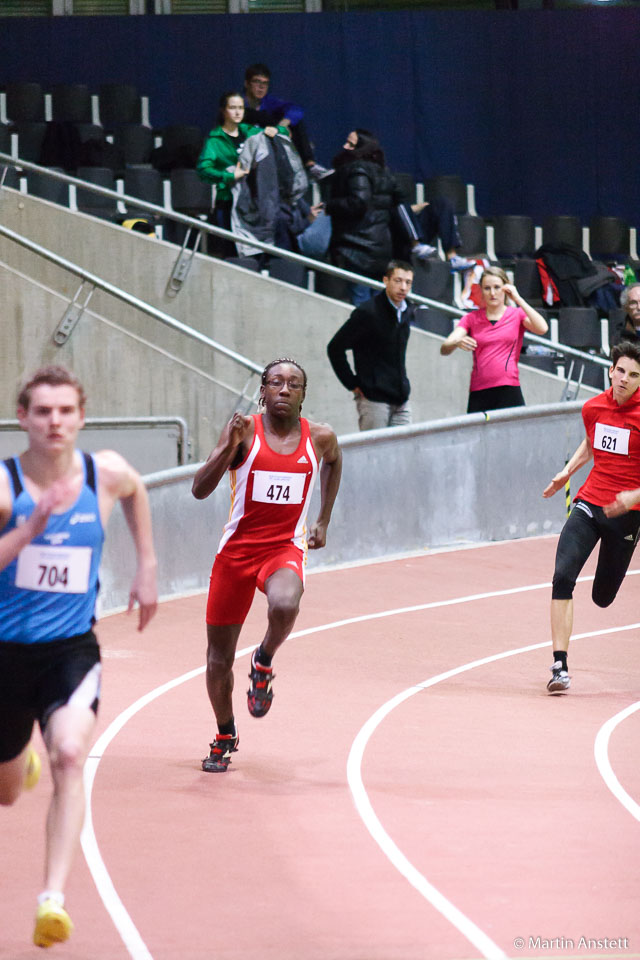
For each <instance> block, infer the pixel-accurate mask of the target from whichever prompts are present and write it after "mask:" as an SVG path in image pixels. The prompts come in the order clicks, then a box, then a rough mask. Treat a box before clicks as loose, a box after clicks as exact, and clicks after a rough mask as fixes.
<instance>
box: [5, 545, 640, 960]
mask: <svg viewBox="0 0 640 960" xmlns="http://www.w3.org/2000/svg"><path fill="white" fill-rule="evenodd" d="M555 543H556V539H555V538H554V537H550V538H541V539H536V540H529V541H524V540H521V541H513V542H508V543H502V544H495V545H489V546H481V547H477V548H473V549H461V550H456V551H449V552H442V553H433V554H425V555H424V556H420V557H416V558H407V559H399V560H394V561H391V562H386V563H378V564H373V565H368V566H357V567H352V568H349V569H343V570H335V571H330V572H323V573H318V574H316V575H313V576H310V577H309V578H308V581H307V591H306V595H305V598H304V600H303V607H302V611H301V614H300V617H299V619H298V623H297V630H296V634H295V635H294V636H293V637H292V638H290V640H289V641H287V643H286V644H285V646H284V647H283V648H282V650H281V651H280V652H279V654H278V657H277V660H276V663H275V666H276V674H277V680H276V683H275V691H276V697H275V700H274V706H273V709H272V712H271V713H270V715H269V716H268V717H267V718H265V719H264V720H260V721H256V720H253V719H252V718H250V717H249V715H248V713H247V712H246V708H245V706H244V691H245V689H246V686H245V684H246V673H247V670H248V653H246V652H245V653H242V651H247V650H248V649H249V648H250V646H251V645H253V644H254V643H256V642H257V641H258V640H259V639H260V636H261V633H262V631H263V626H264V609H265V608H264V599H263V598H262V597H261V596H260V597H258V598H257V599H256V602H255V603H254V606H253V608H252V611H251V613H250V615H249V619H248V621H247V624H246V627H245V630H244V631H243V635H242V637H241V640H240V647H239V649H240V651H241V655H240V656H239V658H238V662H237V664H236V714H237V718H238V720H239V731H240V740H241V743H240V750H239V752H238V753H237V754H236V755H235V757H234V761H233V764H232V766H231V768H230V770H229V772H228V773H227V774H224V775H207V774H204V773H202V772H201V770H200V765H199V761H200V759H201V758H202V757H203V756H204V755H205V753H206V752H207V749H208V748H207V741H208V740H209V739H210V738H211V736H212V735H213V729H214V728H213V723H212V718H211V714H210V708H209V705H208V701H207V698H206V692H205V688H204V678H203V675H202V668H203V664H204V626H203V615H204V597H203V596H197V597H190V598H186V599H178V600H174V601H171V602H168V603H165V604H163V605H162V606H161V608H160V612H159V614H158V616H157V618H156V620H155V621H154V623H153V624H152V626H151V627H150V628H149V629H148V630H147V631H146V632H145V633H144V634H142V635H139V634H137V633H136V632H135V630H134V629H133V621H130V620H128V619H127V617H126V616H124V615H122V616H116V617H109V618H106V619H105V620H103V621H102V623H101V624H100V627H99V635H100V639H101V643H102V647H103V653H104V668H105V669H104V697H103V703H102V710H101V715H100V724H99V731H98V732H99V734H100V735H101V736H100V738H99V739H98V742H97V744H96V749H95V750H94V751H93V759H92V760H91V761H90V763H89V766H88V772H89V774H90V776H91V777H93V776H94V775H95V781H94V782H93V788H92V798H91V813H92V826H93V831H94V833H92V832H91V830H89V831H87V832H86V834H85V850H86V852H87V856H88V858H89V861H90V862H91V867H92V870H93V871H94V874H95V875H96V876H97V878H98V882H99V884H100V889H101V892H102V894H103V896H104V898H105V899H106V903H107V905H106V906H105V903H104V902H103V899H102V898H101V896H100V895H99V893H98V891H97V889H96V886H95V884H94V880H93V879H92V876H91V873H90V871H89V867H88V866H87V861H86V860H85V858H84V857H83V856H82V855H79V857H78V861H77V864H76V868H75V871H74V874H73V877H72V880H71V883H70V885H69V889H68V894H67V902H68V906H69V910H70V912H71V915H72V917H73V918H74V921H75V923H76V928H77V929H76V932H75V934H74V936H73V938H72V939H71V940H70V941H69V943H68V944H66V945H64V946H59V947H56V948H54V950H53V951H52V954H53V955H54V956H59V957H65V958H69V960H127V958H129V957H135V958H136V960H151V958H152V960H209V958H210V960H240V958H242V960H258V958H259V960H321V958H322V960H471V958H483V957H488V958H502V957H519V958H531V957H536V958H538V957H539V958H542V957H545V958H548V957H553V958H562V960H567V958H577V957H579V958H581V960H582V958H591V960H593V958H596V957H612V956H624V957H640V904H639V895H640V806H639V804H640V765H639V763H638V747H639V744H640V709H637V708H638V706H639V705H640V648H639V646H638V644H639V643H640V606H639V605H638V603H637V599H636V598H637V597H638V589H639V587H640V579H639V578H638V577H637V576H636V575H633V576H630V577H628V578H627V581H626V582H625V584H624V586H623V588H622V591H621V593H620V595H619V598H618V600H617V601H616V603H615V604H614V606H613V607H611V608H610V609H609V610H599V609H598V608H596V607H595V606H594V605H593V604H592V602H591V599H590V587H591V585H590V582H584V583H581V584H579V586H578V588H577V591H576V621H575V624H574V631H575V635H577V636H579V637H580V639H575V640H574V642H573V645H572V650H571V655H570V673H571V674H572V677H573V687H572V690H571V692H570V694H568V695H567V696H558V697H549V696H548V695H546V693H545V691H544V684H545V683H546V679H547V677H548V666H549V664H550V661H551V658H550V650H549V647H548V646H547V645H546V644H547V640H548V627H547V623H548V604H549V595H550V591H549V586H548V581H549V578H550V574H551V571H552V567H553V556H554V550H555ZM592 571H593V565H591V566H589V567H587V568H586V569H585V575H586V576H588V575H589V574H590V573H592ZM639 573H640V571H639ZM627 627H631V629H624V628H627ZM583 634H589V636H581V635H583ZM140 698H146V699H145V700H142V701H141V700H140ZM132 705H133V707H132ZM634 705H635V707H634ZM129 708H131V709H129ZM128 709H129V713H128V714H124V715H123V711H127V710H128ZM48 788H49V778H48V773H46V774H43V778H42V781H41V784H40V785H39V786H38V788H37V789H36V790H35V791H34V792H33V793H32V794H28V795H25V796H23V797H22V799H21V801H20V803H19V805H18V806H17V807H15V808H13V809H11V810H2V811H0V815H1V816H2V818H3V825H2V827H3V828H2V831H1V833H0V837H1V839H0V863H1V864H2V892H3V897H2V904H3V906H2V913H3V933H2V937H1V938H0V957H2V958H5V957H7V958H11V960H27V958H32V957H35V956H42V951H39V950H38V949H37V948H35V947H31V946H30V945H29V942H30V935H31V922H32V913H33V904H34V901H35V896H36V894H37V892H38V890H39V884H40V870H41V859H42V844H43V838H42V832H43V818H44V811H45V808H46V801H47V795H48ZM614 791H615V792H614ZM94 837H95V843H94V839H93V838H94ZM101 863H102V864H103V865H104V872H101V868H100V864H101ZM109 910H110V911H111V912H112V913H113V915H114V917H115V921H116V923H117V924H118V927H119V930H120V932H119V930H118V929H117V928H116V925H115V924H114V921H113V920H112V919H111V917H110V915H109V912H108V911H109ZM123 937H124V938H125V940H126V942H127V943H128V946H125V942H124V940H123ZM517 938H521V939H522V945H520V943H519V942H518V941H517ZM581 938H582V939H581ZM605 938H607V939H606V940H605ZM625 938H626V946H625V943H624V940H625ZM589 940H591V941H593V942H592V943H589ZM598 940H599V941H600V943H597V941H598Z"/></svg>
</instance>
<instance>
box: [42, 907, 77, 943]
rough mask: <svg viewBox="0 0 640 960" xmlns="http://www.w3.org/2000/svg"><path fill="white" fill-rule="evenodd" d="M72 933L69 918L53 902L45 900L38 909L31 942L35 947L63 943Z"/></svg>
mask: <svg viewBox="0 0 640 960" xmlns="http://www.w3.org/2000/svg"><path fill="white" fill-rule="evenodd" d="M72 933H73V924H72V922H71V917H70V916H69V914H68V913H67V911H66V910H65V909H64V907H61V906H60V904H59V903H57V901H55V900H45V901H44V903H41V904H40V906H39V907H38V912H37V913H36V926H35V929H34V931H33V942H34V943H35V945H36V947H52V946H53V945H54V943H63V942H64V941H65V940H68V939H69V937H70V936H71V934H72Z"/></svg>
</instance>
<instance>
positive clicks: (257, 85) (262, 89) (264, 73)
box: [244, 63, 333, 180]
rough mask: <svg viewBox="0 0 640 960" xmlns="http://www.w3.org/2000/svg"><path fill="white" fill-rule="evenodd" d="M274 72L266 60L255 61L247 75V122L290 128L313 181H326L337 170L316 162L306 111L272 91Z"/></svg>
mask: <svg viewBox="0 0 640 960" xmlns="http://www.w3.org/2000/svg"><path fill="white" fill-rule="evenodd" d="M270 82H271V71H270V70H269V67H267V65H266V64H264V63H252V64H251V66H250V67H247V69H246V70H245V74H244V90H245V95H244V103H245V112H244V120H245V123H253V124H255V125H256V126H257V127H268V126H278V125H280V126H283V127H289V130H290V133H291V140H292V141H293V144H294V146H295V148H296V150H297V151H298V153H299V154H300V157H301V159H302V162H303V163H304V165H305V168H306V171H307V174H308V176H310V177H311V179H312V180H322V179H323V178H324V177H328V176H329V175H330V174H331V173H333V170H328V169H327V168H326V167H323V166H321V165H320V164H319V163H317V162H316V158H315V151H314V148H313V144H312V143H311V141H310V140H309V135H308V133H307V127H306V124H305V121H304V110H303V109H302V107H300V106H298V104H297V103H292V102H291V101H290V100H282V99H281V98H280V97H276V96H274V94H272V93H269V83H270Z"/></svg>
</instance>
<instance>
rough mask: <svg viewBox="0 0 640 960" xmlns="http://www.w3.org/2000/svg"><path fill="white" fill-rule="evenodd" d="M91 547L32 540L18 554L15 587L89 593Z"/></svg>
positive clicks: (51, 591)
mask: <svg viewBox="0 0 640 960" xmlns="http://www.w3.org/2000/svg"><path fill="white" fill-rule="evenodd" d="M91 552H92V551H91V547H49V546H46V545H44V544H34V543H32V544H29V545H28V546H26V547H23V548H22V550H21V551H20V553H19V554H18V565H17V568H16V587H20V588H21V589H22V590H41V591H44V592H45V593H86V592H87V590H88V589H89V571H90V569H91Z"/></svg>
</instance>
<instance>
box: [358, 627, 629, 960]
mask: <svg viewBox="0 0 640 960" xmlns="http://www.w3.org/2000/svg"><path fill="white" fill-rule="evenodd" d="M639 628H640V623H631V624H627V625H626V626H623V627H613V628H611V629H608V630H591V631H589V632H588V633H577V634H574V635H573V636H572V637H571V639H572V640H583V639H586V638H588V637H597V636H606V635H607V634H610V633H620V632H623V631H625V630H637V629H639ZM548 645H549V641H544V642H542V643H534V644H530V645H529V646H527V647H519V648H518V649H516V650H507V651H505V652H503V653H497V654H494V655H493V656H489V657H483V658H482V659H480V660H473V661H472V662H470V663H465V664H463V665H462V666H461V667H455V668H454V669H452V670H447V671H445V672H444V673H440V674H438V675H436V676H434V677H430V678H429V679H428V680H424V681H423V682H422V683H418V684H416V685H415V686H413V687H409V688H408V689H407V690H403V691H402V693H399V694H397V696H395V697H393V698H392V699H391V700H388V701H387V702H386V703H385V704H383V705H382V706H381V707H380V708H379V709H378V710H377V711H376V712H375V713H374V714H373V715H372V716H371V717H370V718H369V719H368V720H367V722H366V723H365V724H364V726H363V727H362V728H361V729H360V731H359V732H358V734H357V736H356V738H355V740H354V741H353V744H352V747H351V750H350V752H349V757H348V760H347V780H348V782H349V788H350V789H351V793H352V795H353V799H354V803H355V805H356V809H357V811H358V813H359V814H360V817H361V819H362V821H363V822H364V825H365V826H366V828H367V830H368V831H369V833H370V834H371V836H372V837H373V839H374V840H375V842H376V843H377V844H378V846H379V847H380V848H381V850H382V851H383V852H384V854H385V855H386V856H387V857H388V859H389V860H390V861H391V863H392V864H393V866H394V867H396V869H397V870H398V871H399V872H400V873H401V874H402V875H403V876H404V877H405V878H406V879H407V880H408V881H409V883H410V884H412V886H414V887H415V888H416V890H418V892H419V893H421V894H422V896H423V897H424V898H425V899H426V900H428V901H429V903H431V905H432V906H433V907H435V909H436V910H438V911H439V912H440V913H441V914H442V915H443V916H444V917H445V919H447V920H448V921H449V922H450V923H451V924H452V926H454V927H456V929H457V930H459V932H460V933H461V934H462V935H463V936H465V937H466V938H467V940H469V941H470V943H472V944H473V945H474V946H475V947H476V948H477V949H478V950H479V951H480V952H481V953H482V955H483V956H484V957H486V958H487V960H506V957H507V955H506V954H505V953H504V952H503V951H502V950H501V949H500V947H498V946H497V944H495V943H494V942H493V941H492V940H491V939H490V938H489V937H488V936H487V935H486V934H485V933H484V932H483V931H482V930H480V928H479V927H478V926H477V925H476V924H475V923H474V922H473V921H472V920H470V919H469V918H468V917H467V916H465V914H463V913H462V911H461V910H459V909H458V908H457V907H456V906H455V905H454V904H452V903H451V901H450V900H447V898H446V897H445V896H444V895H443V894H441V893H440V891H439V890H437V889H436V887H434V886H433V885H432V884H430V883H429V881H428V880H427V879H426V878H425V877H424V876H423V875H422V874H421V873H420V872H419V871H418V870H417V869H416V868H415V867H414V866H413V864H412V863H411V862H410V861H409V860H408V858H407V857H406V856H405V855H404V854H403V853H402V851H401V850H400V849H399V847H397V846H396V844H395V843H394V841H393V840H392V839H391V837H390V836H389V834H388V833H387V832H386V830H385V829H384V827H383V826H382V824H381V823H380V820H379V819H378V817H377V816H376V813H375V811H374V809H373V806H372V804H371V801H370V800H369V795H368V793H367V791H366V789H365V787H364V784H363V782H362V758H363V756H364V751H365V748H366V746H367V743H368V741H369V739H370V737H371V735H372V734H373V732H374V730H375V729H376V728H377V727H378V726H379V725H380V723H381V722H382V721H383V720H384V719H385V718H386V717H387V716H388V715H389V714H390V713H391V711H392V710H394V709H395V708H396V707H397V706H399V705H400V704H401V703H404V701H405V700H408V699H409V698H410V697H413V696H414V695H415V694H416V693H420V692H421V691H422V690H426V689H428V688H429V687H433V686H435V684H436V683H441V682H442V681H444V680H449V679H450V678H451V677H455V676H457V675H458V674H460V673H465V672H466V671H468V670H474V669H475V668H476V667H482V666H485V665H486V664H488V663H494V662H495V661H497V660H504V659H506V658H507V657H514V656H517V655H518V654H521V653H529V652H530V651H531V650H539V649H541V648H542V647H546V646H548ZM634 709H640V703H638V704H636V705H635V707H634ZM628 712H629V710H627V711H623V712H622V714H619V715H618V716H619V717H620V719H624V716H623V714H628ZM615 719H616V718H615V717H614V720H615ZM612 775H613V772H612ZM618 786H619V785H618ZM620 789H621V790H622V788H620ZM614 792H615V791H614ZM629 799H630V798H629ZM631 802H632V803H633V801H631ZM638 809H639V810H640V808H638Z"/></svg>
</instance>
